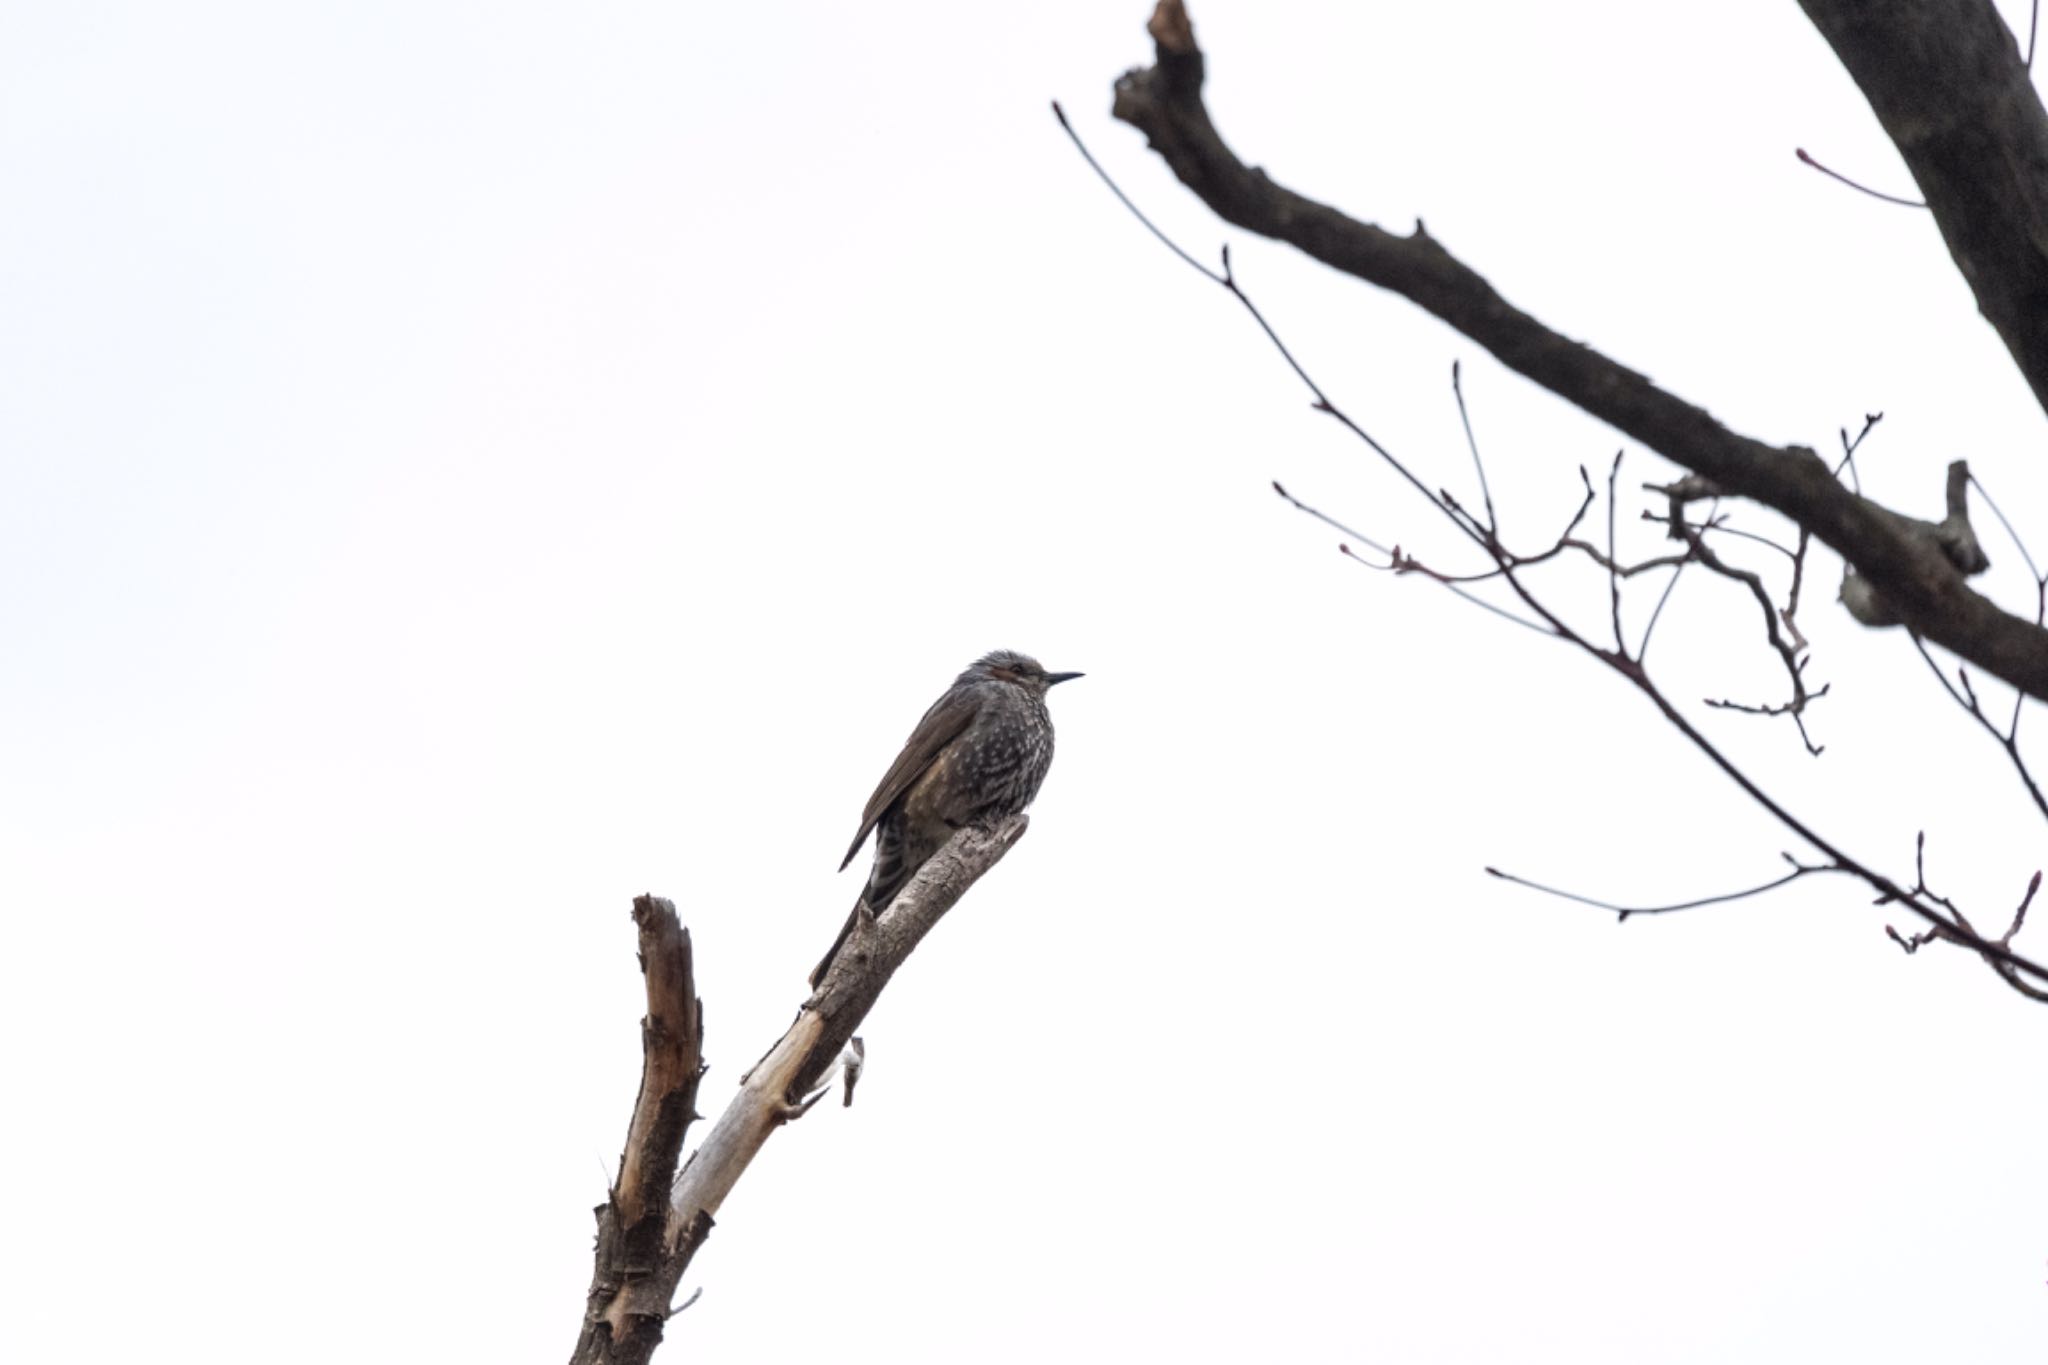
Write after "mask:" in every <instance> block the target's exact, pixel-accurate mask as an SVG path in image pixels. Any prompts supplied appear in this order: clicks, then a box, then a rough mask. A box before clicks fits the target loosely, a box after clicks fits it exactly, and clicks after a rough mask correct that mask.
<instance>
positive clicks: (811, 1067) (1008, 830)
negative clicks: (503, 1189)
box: [669, 815, 1031, 1238]
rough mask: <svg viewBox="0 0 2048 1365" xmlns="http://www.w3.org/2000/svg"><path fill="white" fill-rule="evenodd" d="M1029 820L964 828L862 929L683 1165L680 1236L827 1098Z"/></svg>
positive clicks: (676, 1208)
mask: <svg viewBox="0 0 2048 1365" xmlns="http://www.w3.org/2000/svg"><path fill="white" fill-rule="evenodd" d="M1030 823H1031V822H1030V818H1029V817H1028V816H1024V815H1012V816H1009V817H1007V818H1005V819H1003V820H1001V821H999V822H998V823H996V824H995V825H994V826H992V827H990V828H988V829H981V828H976V827H969V828H966V829H962V830H960V831H959V832H958V833H956V834H954V835H953V837H952V838H951V839H950V840H948V841H947V842H946V844H945V846H944V847H942V848H941V849H940V850H939V851H938V852H937V853H935V854H933V855H932V857H931V859H930V860H929V861H928V862H926V863H925V865H924V866H923V867H921V868H919V869H918V871H917V875H916V876H914V877H912V878H911V879H910V882H909V884H908V885H906V886H905V887H904V888H903V890H901V891H899V892H897V893H896V898H895V899H894V900H892V901H890V902H889V906H888V908H887V909H886V910H884V911H883V912H882V914H881V916H880V917H879V918H878V919H875V920H871V921H870V920H862V921H860V922H859V923H858V924H856V926H855V928H854V931H853V933H852V934H851V935H850V936H849V937H848V938H847V940H846V942H845V944H844V945H843V946H842V947H841V948H840V950H839V952H838V954H837V955H836V956H835V957H834V958H833V959H832V966H831V969H830V970H829V971H828V972H827V973H826V974H825V979H824V980H823V981H822V982H820V983H819V985H818V988H817V990H815V991H813V992H812V994H811V998H810V999H809V1000H806V1001H805V1002H804V1004H803V1008H802V1009H801V1010H800V1011H798V1013H797V1016H796V1022H795V1023H793V1024H791V1025H790V1026H789V1031H788V1032H787V1033H785V1034H783V1035H782V1039H781V1041H779V1042H777V1043H776V1044H775V1046H774V1047H773V1048H771V1049H769V1052H768V1055H767V1056H765V1057H763V1058H762V1059H761V1060H760V1062H759V1063H757V1064H756V1065H755V1067H754V1069H753V1070H752V1071H750V1072H748V1073H747V1076H746V1079H745V1080H744V1081H743V1082H742V1083H741V1085H740V1093H739V1094H737V1095H735V1096H734V1097H733V1100H732V1103H731V1104H729V1105H727V1106H726V1109H725V1112H724V1113H723V1114H721V1115H719V1117H718V1122H717V1123H715V1124H713V1125H712V1128H711V1134H710V1136H709V1137H707V1138H705V1139H704V1145H703V1146H702V1147H701V1148H699V1149H698V1151H697V1152H696V1153H695V1154H693V1155H692V1156H691V1158H690V1161H689V1164H688V1165H686V1166H685V1167H684V1168H683V1173H682V1175H681V1176H680V1177H679V1178H678V1179H677V1181H676V1187H675V1196H674V1198H673V1199H672V1200H671V1202H670V1224H669V1226H670V1232H671V1235H672V1236H675V1237H677V1238H682V1237H684V1236H685V1235H686V1234H688V1233H689V1232H690V1230H691V1229H693V1228H695V1227H697V1226H698V1225H699V1224H700V1223H701V1224H702V1225H703V1226H704V1227H705V1228H707V1229H708V1228H709V1226H710V1224H711V1220H712V1218H713V1216H714V1215H716V1214H717V1212H718V1208H719V1205H721V1204H723V1203H724V1202H725V1197H726V1195H728V1194H729V1193H731V1192H732V1187H733V1185H734V1184H735V1183H737V1182H738V1180H739V1178H740V1176H741V1175H742V1174H743V1173H744V1172H745V1171H746V1169H747V1165H748V1163H749V1162H751V1161H753V1159H754V1155H755V1153H757V1152H759V1151H760V1150H761V1146H762V1144H763V1143H765V1142H767V1141H768V1136H769V1134H771V1133H773V1132H774V1131H775V1130H776V1129H777V1128H779V1127H781V1126H782V1125H783V1124H784V1123H787V1122H788V1121H789V1120H790V1119H793V1118H797V1117H799V1116H801V1115H802V1114H803V1113H804V1111H805V1110H806V1109H807V1108H808V1107H809V1105H810V1104H811V1103H812V1102H815V1100H816V1099H817V1098H818V1096H817V1095H815V1094H812V1093H811V1092H812V1091H813V1090H814V1089H815V1088H816V1087H817V1086H818V1085H819V1084H820V1083H821V1082H823V1081H825V1080H826V1079H828V1078H829V1077H830V1075H831V1072H832V1068H833V1067H834V1065H835V1064H836V1063H837V1062H838V1060H839V1055H840V1053H841V1052H842V1051H843V1050H844V1049H845V1047H846V1045H847V1043H848V1042H849V1041H851V1040H852V1038H853V1031H854V1030H855V1029H857V1028H859V1027H860V1022H861V1020H863V1019H865V1018H866V1017H867V1013H868V1011H869V1010H870V1009H872V1008H873V1007H874V1003H875V1000H876V998H877V997H878V996H880V995H881V993H882V988H883V987H884V986H886V985H888V984H889V978H890V977H892V976H894V975H895V974H896V969H897V968H898V967H900V966H902V965H903V962H904V959H905V958H908V957H909V956H910V953H911V950H912V949H914V948H916V947H917V945H918V943H919V942H921V941H922V940H923V938H924V936H925V935H926V934H928V933H930V932H931V930H932V927H933V926H934V925H936V924H937V923H938V922H939V919H940V917H941V916H943V915H944V914H945V913H946V912H947V911H948V910H950V909H952V908H953V905H954V903H955V902H957V901H958V900H959V899H960V897H962V896H964V895H966V894H967V888H968V887H970V886H972V885H974V883H975V882H976V881H977V880H979V879H980V877H981V875H982V874H983V873H985V872H987V871H988V870H989V869H990V868H992V867H994V866H995V865H996V863H997V862H999V861H1000V860H1001V859H1002V856H1003V855H1004V854H1005V853H1007V852H1009V851H1010V846H1011V845H1012V844H1015V843H1016V842H1017V841H1018V840H1019V839H1021V838H1023V837H1024V831H1025V829H1026V828H1027V827H1028V826H1029V825H1030Z"/></svg>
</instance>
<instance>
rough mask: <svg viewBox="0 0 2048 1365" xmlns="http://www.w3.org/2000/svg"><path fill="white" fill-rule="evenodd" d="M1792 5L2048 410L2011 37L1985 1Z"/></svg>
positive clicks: (2042, 211) (2042, 141) (2026, 151)
mask: <svg viewBox="0 0 2048 1365" xmlns="http://www.w3.org/2000/svg"><path fill="white" fill-rule="evenodd" d="M1799 3H1800V8H1801V9H1803V10H1805V11H1806V14H1807V17H1808V18H1810V19H1811V20H1813V24H1814V27H1815V28H1818V29H1819V30H1820V32H1821V36H1822V37H1824V38H1826V39H1827V41H1828V45H1829V46H1830V47H1832V48H1834V50H1835V56H1836V57H1838V58H1839V59H1840V60H1841V63H1842V65H1843V66H1844V67H1845V68H1847V70H1848V72H1849V74H1850V76H1851V77H1853V78H1854V79H1855V81H1856V84H1857V85H1858V86H1859V87H1860V88H1861V89H1862V91H1863V95H1864V98H1866V99H1868V100H1869V101H1870V107H1871V110H1872V112H1874V113H1875V114H1876V115H1877V119H1878V122H1879V123H1881V124H1883V125H1884V131H1885V135H1886V136H1888V137H1889V138H1891V140H1892V144H1893V145H1894V146H1896V147H1897V148H1898V149H1899V154H1900V155H1901V156H1903V157H1904V158H1905V160H1906V168H1907V169H1908V170H1910V171H1912V173H1913V179H1914V180H1915V181H1917V182H1918V183H1919V185H1920V192H1921V193H1922V194H1924V195H1926V196H1927V206H1928V207H1929V208H1930V209H1932V210H1933V211H1934V221H1935V223H1936V225H1938V226H1939V227H1940V228H1941V235H1942V239H1943V240H1944V241H1946V242H1947V243H1948V250H1949V255H1951V256H1952V257H1954V258H1955V263H1956V269H1957V270H1958V271H1960V272H1961V273H1962V277H1963V279H1964V281H1965V282H1966V283H1967V284H1968V285H1969V286H1970V290H1971V292H1972V293H1974V294H1975V295H1976V296H1977V309H1978V311H1979V312H1981V313H1983V314H1984V316H1985V318H1986V319H1987V320H1988V321H1989V322H1990V323H1991V325H1992V326H1993V327H1995V328H1996V329H1997V330H1998V335H1999V336H2000V338H2002V339H2003V340H2004V342H2005V345H2006V349H2007V350H2009V351H2011V352H2012V358H2013V360H2014V361H2015V362H2016V363H2017V364H2018V365H2019V368H2020V373H2021V374H2022V375H2024V376H2026V380H2027V383H2028V384H2030V385H2032V386H2033V390H2034V397H2035V399H2036V400H2037V401H2039V402H2040V403H2041V405H2042V406H2043V407H2044V408H2048V251H2044V250H2043V245H2042V244H2043V243H2048V111H2044V110H2043V109H2042V107H2041V96H2040V94H2039V92H2037V91H2036V90H2035V89H2034V84H2033V82H2032V81H2031V80H2029V79H2028V74H2027V65H2026V61H2025V59H2024V58H2022V57H2021V55H2020V49H2019V44H2018V43H2017V42H2015V41H2014V40H2013V35H2012V31H2011V30H2010V29H2008V28H2007V27H2006V26H2005V21H2004V20H2003V19H2001V18H2000V17H1999V14H1998V9H1997V7H1996V6H1995V5H1993V4H1992V3H1991V0H1799ZM1943 643H1944V644H1946V643H1947V642H1946V641H1943ZM2037 695H2038V694H2037Z"/></svg>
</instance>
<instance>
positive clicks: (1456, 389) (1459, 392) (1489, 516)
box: [1451, 360, 1500, 534]
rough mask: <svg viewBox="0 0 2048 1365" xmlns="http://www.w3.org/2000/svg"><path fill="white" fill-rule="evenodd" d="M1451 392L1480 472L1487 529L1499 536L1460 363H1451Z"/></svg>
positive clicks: (1481, 497)
mask: <svg viewBox="0 0 2048 1365" xmlns="http://www.w3.org/2000/svg"><path fill="white" fill-rule="evenodd" d="M1451 392H1452V393H1453V394H1454V395H1456V397H1457V400H1458V421H1459V422H1460V423H1461V424H1462V425H1463V426H1464V428H1465V448H1466V449H1467V450H1470V451H1471V452H1472V467H1473V468H1474V469H1476V470H1478V471H1479V498H1480V501H1482V502H1483V503H1485V504H1486V529H1487V530H1488V531H1490V532H1493V533H1496V534H1498V533H1499V531H1500V520H1499V518H1497V517H1496V516H1494V513H1493V490H1492V489H1491V488H1489V487H1487V485H1486V461H1484V460H1482V459H1480V458H1479V442H1478V440H1476V439H1475V438H1474V437H1473V435H1472V414H1471V413H1469V412H1467V411H1466V410H1465V385H1464V382H1463V378H1462V376H1461V374H1460V371H1459V367H1458V362H1457V361H1455V360H1453V361H1452V362H1451Z"/></svg>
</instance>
